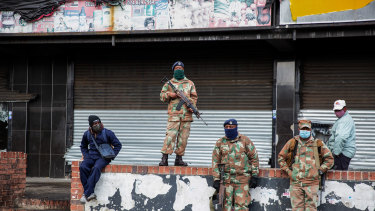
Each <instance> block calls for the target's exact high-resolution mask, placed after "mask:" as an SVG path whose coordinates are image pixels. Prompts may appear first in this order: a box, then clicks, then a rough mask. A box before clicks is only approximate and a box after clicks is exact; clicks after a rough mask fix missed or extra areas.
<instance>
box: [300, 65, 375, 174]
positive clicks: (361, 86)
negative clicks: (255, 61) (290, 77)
mask: <svg viewBox="0 0 375 211" xmlns="http://www.w3.org/2000/svg"><path fill="white" fill-rule="evenodd" d="M301 69H302V72H301V76H302V78H301V81H302V89H301V94H302V102H301V107H302V109H301V111H300V114H299V116H300V117H305V118H308V119H311V120H312V121H313V122H314V121H315V122H323V123H328V124H333V123H334V122H335V120H336V119H337V117H336V116H335V115H334V113H333V111H332V107H333V102H334V101H335V100H337V99H344V100H345V101H346V103H347V107H348V111H349V113H350V114H351V116H352V117H353V119H354V122H355V125H356V146H357V153H356V155H355V157H354V158H353V159H352V161H351V162H350V166H349V168H352V169H375V138H374V137H375V131H374V130H373V128H374V127H375V107H374V105H375V92H374V91H375V83H374V81H375V61H374V60H373V59H369V58H341V59H339V58H325V59H322V58H321V59H309V60H305V61H303V62H302V68H301Z"/></svg>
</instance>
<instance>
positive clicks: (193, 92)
mask: <svg viewBox="0 0 375 211" xmlns="http://www.w3.org/2000/svg"><path fill="white" fill-rule="evenodd" d="M190 98H191V100H192V101H193V103H194V105H195V106H196V105H197V100H198V94H197V90H196V89H195V85H194V83H193V82H191V89H190Z"/></svg>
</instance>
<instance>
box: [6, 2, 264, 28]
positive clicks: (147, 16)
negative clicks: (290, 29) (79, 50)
mask: <svg viewBox="0 0 375 211" xmlns="http://www.w3.org/2000/svg"><path fill="white" fill-rule="evenodd" d="M270 25H271V10H270V8H269V7H267V6H266V0H123V1H122V2H121V3H120V5H116V6H113V5H109V4H102V5H96V4H95V3H94V2H92V1H90V0H80V1H68V2H67V3H65V4H62V5H61V6H60V7H58V8H57V9H56V10H55V12H54V13H53V14H52V15H51V16H48V17H44V18H42V19H40V20H37V21H34V22H26V21H24V20H22V19H21V18H20V15H19V14H17V13H15V12H13V11H0V33H58V32H101V31H135V30H168V29H197V28H198V29H199V28H202V29H203V28H219V27H261V26H270Z"/></svg>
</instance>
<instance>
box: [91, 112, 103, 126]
mask: <svg viewBox="0 0 375 211" xmlns="http://www.w3.org/2000/svg"><path fill="white" fill-rule="evenodd" d="M97 120H99V122H101V121H100V118H99V117H98V116H95V115H90V116H89V125H90V127H92V126H93V125H94V122H95V121H97Z"/></svg>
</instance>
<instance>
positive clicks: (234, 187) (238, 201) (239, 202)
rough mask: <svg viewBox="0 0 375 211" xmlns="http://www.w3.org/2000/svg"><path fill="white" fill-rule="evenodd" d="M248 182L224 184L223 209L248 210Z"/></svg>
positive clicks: (225, 210)
mask: <svg viewBox="0 0 375 211" xmlns="http://www.w3.org/2000/svg"><path fill="white" fill-rule="evenodd" d="M249 190H250V188H249V184H247V183H246V184H234V183H230V184H225V193H224V209H223V210H224V211H232V206H233V207H234V210H235V211H237V210H249V208H248V206H249V204H250V202H251V196H250V193H249Z"/></svg>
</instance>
